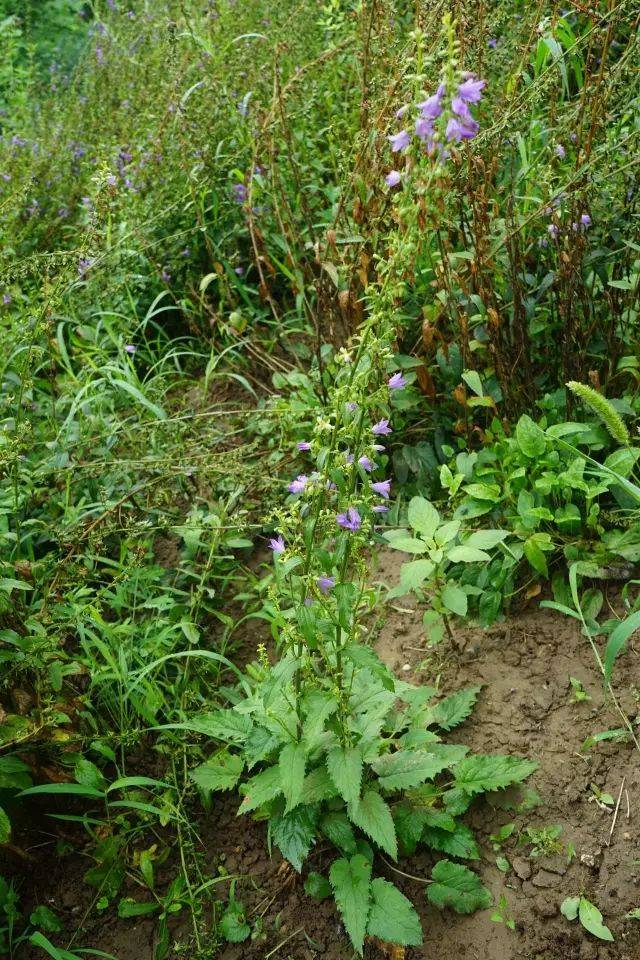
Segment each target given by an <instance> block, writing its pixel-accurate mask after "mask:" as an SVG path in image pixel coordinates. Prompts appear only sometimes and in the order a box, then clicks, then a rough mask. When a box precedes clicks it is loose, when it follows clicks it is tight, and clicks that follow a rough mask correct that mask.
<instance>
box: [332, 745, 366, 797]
mask: <svg viewBox="0 0 640 960" xmlns="http://www.w3.org/2000/svg"><path fill="white" fill-rule="evenodd" d="M327 767H328V770H329V775H330V777H331V779H332V780H333V782H334V784H335V785H336V787H337V789H338V793H339V794H340V796H341V797H342V799H343V800H344V801H345V803H347V804H349V803H356V802H357V800H358V797H359V796H360V783H361V781H362V750H361V749H360V747H333V748H332V749H331V750H329V753H328V754H327Z"/></svg>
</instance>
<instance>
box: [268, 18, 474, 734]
mask: <svg viewBox="0 0 640 960" xmlns="http://www.w3.org/2000/svg"><path fill="white" fill-rule="evenodd" d="M444 33H445V37H446V51H447V54H446V59H445V65H444V69H443V76H442V80H441V83H440V84H439V86H438V88H437V90H436V91H435V93H432V94H431V95H428V96H426V97H425V96H424V93H425V91H424V90H423V89H422V84H423V82H424V79H423V77H422V75H421V72H422V38H421V37H420V35H419V34H416V47H417V57H416V81H415V82H416V86H415V101H414V104H413V105H404V106H402V107H401V108H400V109H399V110H398V113H397V116H398V117H399V118H400V119H401V120H402V122H403V123H406V121H407V120H408V119H411V118H412V119H413V125H414V133H413V135H411V134H410V133H409V132H408V130H406V129H403V130H401V131H400V132H399V133H396V134H392V135H390V137H389V141H390V146H391V151H392V152H393V153H398V152H402V153H404V152H406V153H407V154H409V155H410V156H411V162H407V164H406V170H405V172H404V173H403V174H400V173H399V172H398V171H392V174H389V175H388V176H387V178H386V181H387V184H388V185H390V186H391V187H392V188H393V187H394V186H395V185H400V186H401V189H400V190H399V191H397V192H396V193H395V209H396V223H397V225H396V226H395V228H394V230H393V231H392V233H391V235H390V236H389V238H388V249H387V253H386V256H384V257H383V258H380V260H379V262H378V265H377V270H378V275H377V279H376V281H375V282H374V283H372V284H371V285H370V287H369V289H368V290H367V292H366V305H367V319H366V320H365V321H364V323H363V325H362V327H361V330H360V331H359V333H358V335H357V336H356V337H355V339H354V340H353V342H352V344H351V346H350V349H348V350H343V351H341V353H340V354H339V365H338V369H337V372H336V376H335V380H334V383H333V385H332V387H331V389H330V390H329V393H328V397H327V402H326V406H325V411H326V412H325V413H324V414H323V415H321V416H319V417H318V418H317V420H316V423H315V425H314V428H313V434H312V435H310V436H309V437H307V438H306V439H305V440H304V441H303V442H302V443H300V444H299V445H298V446H299V453H300V458H301V459H300V471H301V472H300V474H299V475H298V476H297V477H296V478H295V479H293V480H292V481H291V482H289V483H288V484H287V487H288V490H289V492H290V493H291V494H292V499H291V500H290V501H289V502H288V503H287V505H286V506H285V507H284V508H282V509H279V510H277V511H276V512H275V514H274V522H275V525H276V527H277V530H278V538H279V539H278V540H277V545H276V546H275V547H274V557H275V567H276V576H277V588H276V589H275V590H274V591H273V592H272V600H273V601H274V603H275V604H276V606H277V607H278V608H281V609H282V608H287V607H288V608H291V609H293V610H297V611H301V610H303V611H305V612H304V613H303V614H302V617H303V619H304V621H305V623H307V624H309V623H310V622H312V621H313V622H314V623H315V624H316V627H317V629H316V637H317V638H318V639H317V644H316V643H313V644H311V645H310V644H309V642H308V640H307V639H306V638H305V631H304V629H303V628H302V627H301V624H300V615H299V614H298V616H296V617H292V616H289V617H288V618H285V619H283V621H282V624H283V625H282V629H281V631H280V640H281V642H282V643H283V645H284V647H285V649H287V650H293V651H295V656H296V658H297V661H298V663H297V668H296V675H295V676H296V681H295V698H296V710H297V713H298V730H299V731H300V730H301V726H302V721H301V716H300V709H301V708H300V694H301V690H302V685H303V680H304V678H305V677H314V678H315V680H317V679H318V676H319V675H322V674H324V675H325V676H327V677H331V678H332V679H333V681H334V682H335V686H336V689H337V693H338V697H339V705H340V709H339V714H338V715H339V717H340V720H341V739H342V741H343V743H346V742H348V740H349V732H348V724H347V723H346V712H345V711H346V709H347V705H346V692H345V685H344V679H345V677H344V664H343V652H344V647H345V645H347V644H348V643H351V642H354V641H356V640H357V639H358V633H359V629H360V628H359V625H358V618H357V610H358V606H359V604H360V603H361V600H362V595H363V592H364V588H365V577H366V567H365V564H364V560H363V556H364V551H365V549H366V548H367V546H368V545H369V544H370V541H371V533H372V531H373V528H374V527H375V524H376V521H377V520H379V518H380V515H381V514H384V513H385V512H386V511H387V510H388V505H387V504H388V500H389V498H390V495H391V480H390V478H389V477H388V476H385V472H386V470H387V469H388V466H387V465H388V457H387V456H386V453H385V447H384V444H383V443H382V442H381V440H382V439H383V438H384V437H385V436H388V435H389V434H390V433H391V430H392V428H391V427H390V425H389V424H390V421H391V416H392V413H391V411H392V406H391V397H392V395H393V394H394V393H395V392H396V391H401V390H402V389H403V388H404V387H405V385H406V382H407V381H406V380H405V378H404V376H403V374H402V373H401V372H400V371H392V370H391V369H390V364H391V363H392V359H393V351H392V349H391V343H392V342H393V340H394V339H395V312H396V306H397V304H398V303H399V302H400V301H401V300H402V297H403V295H404V293H405V286H406V284H407V283H408V282H410V279H411V265H412V264H413V263H414V262H415V261H416V259H417V256H418V255H419V253H420V250H421V245H422V242H423V239H422V238H423V235H424V231H423V230H422V229H421V224H422V221H423V219H424V218H425V216H426V215H427V214H428V213H430V212H431V213H435V203H436V202H437V196H438V193H439V191H441V190H442V188H443V182H444V180H445V178H446V163H447V160H448V159H449V156H450V152H449V148H450V146H451V145H453V144H454V143H459V142H461V141H462V140H467V139H471V138H472V137H473V136H475V134H476V133H477V131H478V121H477V120H476V119H474V117H473V116H472V113H471V109H472V108H473V107H474V106H475V105H476V104H477V103H478V102H479V100H480V98H481V94H482V90H483V88H484V81H483V80H480V79H478V78H475V77H474V76H473V75H471V74H468V73H461V72H460V71H459V70H458V67H457V45H456V41H455V32H454V23H453V21H452V20H451V18H450V17H446V18H445V20H444ZM390 178H391V179H390ZM432 187H435V189H434V190H433V192H432ZM282 543H284V549H282ZM329 584H330V586H329ZM347 608H348V614H349V615H348V616H347V615H345V613H344V610H346V609H347ZM311 611H314V612H313V613H312V612H311ZM327 622H328V623H331V624H332V625H333V627H334V629H333V630H332V632H331V636H330V637H328V636H326V633H327V631H326V630H325V629H324V628H323V626H322V624H326V623H327ZM307 633H308V634H310V631H309V630H307ZM321 634H322V639H321V640H320V639H319V637H320V635H321Z"/></svg>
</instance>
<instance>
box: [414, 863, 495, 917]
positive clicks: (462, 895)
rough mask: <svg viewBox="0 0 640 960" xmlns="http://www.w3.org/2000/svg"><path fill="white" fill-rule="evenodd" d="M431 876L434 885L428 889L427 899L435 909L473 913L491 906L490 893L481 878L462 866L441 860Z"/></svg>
mask: <svg viewBox="0 0 640 960" xmlns="http://www.w3.org/2000/svg"><path fill="white" fill-rule="evenodd" d="M431 876H432V878H433V880H434V883H432V884H430V885H429V886H428V887H427V899H428V900H429V902H430V903H432V904H433V905H434V906H435V907H439V908H440V909H441V910H442V909H444V907H451V908H452V910H455V911H456V913H473V912H474V911H475V910H483V909H485V908H486V907H489V906H491V903H492V898H491V894H490V893H489V891H488V890H487V889H486V888H485V887H483V886H482V884H481V883H480V878H479V877H478V876H476V874H475V873H473V871H472V870H469V869H468V868H467V867H463V866H462V864H460V863H452V862H451V861H450V860H441V861H440V862H439V863H437V864H436V865H435V867H434V868H433V871H432V873H431Z"/></svg>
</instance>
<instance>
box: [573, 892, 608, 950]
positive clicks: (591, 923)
mask: <svg viewBox="0 0 640 960" xmlns="http://www.w3.org/2000/svg"><path fill="white" fill-rule="evenodd" d="M578 919H579V920H580V923H581V924H582V926H583V927H584V928H585V930H588V931H589V933H591V934H593V936H594V937H597V938H598V940H609V941H613V939H614V937H613V934H612V933H611V930H609V927H605V925H604V923H603V922H602V914H601V913H600V911H599V910H598V908H597V907H596V906H595V905H594V904H593V903H590V901H589V900H587V899H586V897H580V905H579V907H578Z"/></svg>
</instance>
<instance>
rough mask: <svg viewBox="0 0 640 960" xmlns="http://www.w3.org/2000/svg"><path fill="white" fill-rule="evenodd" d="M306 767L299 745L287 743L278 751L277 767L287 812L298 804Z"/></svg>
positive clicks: (301, 746) (302, 750)
mask: <svg viewBox="0 0 640 960" xmlns="http://www.w3.org/2000/svg"><path fill="white" fill-rule="evenodd" d="M305 766H306V756H305V748H304V746H303V744H301V743H287V744H285V745H284V747H283V748H282V750H281V751H280V759H279V761H278V767H279V769H280V783H281V784H282V792H283V794H284V798H285V800H286V801H287V810H293V808H294V807H295V806H296V805H297V804H298V803H300V800H301V798H302V789H303V784H304V771H305Z"/></svg>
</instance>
